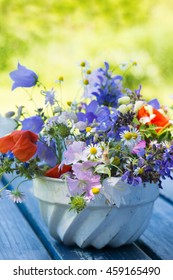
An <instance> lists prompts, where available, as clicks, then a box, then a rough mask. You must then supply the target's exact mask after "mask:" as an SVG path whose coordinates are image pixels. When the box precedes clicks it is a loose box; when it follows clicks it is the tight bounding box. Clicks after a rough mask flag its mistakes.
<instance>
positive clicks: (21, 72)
mask: <svg viewBox="0 0 173 280" xmlns="http://www.w3.org/2000/svg"><path fill="white" fill-rule="evenodd" d="M10 78H11V79H12V80H13V81H14V83H13V85H12V90H14V89H15V88H17V87H33V86H35V85H36V84H37V82H38V76H37V74H36V73H35V72H34V71H32V70H30V69H28V68H26V67H25V66H23V65H21V64H20V63H18V68H17V70H14V71H12V72H11V73H10Z"/></svg>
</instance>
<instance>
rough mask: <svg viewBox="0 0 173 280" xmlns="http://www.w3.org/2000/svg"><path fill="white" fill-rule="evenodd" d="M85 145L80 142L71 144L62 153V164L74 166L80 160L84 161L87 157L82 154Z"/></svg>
mask: <svg viewBox="0 0 173 280" xmlns="http://www.w3.org/2000/svg"><path fill="white" fill-rule="evenodd" d="M85 147H86V144H85V143H84V142H82V141H78V142H76V141H75V142H73V143H72V144H71V145H70V146H68V148H67V150H66V151H65V152H64V160H63V162H62V164H66V165H69V164H72V163H73V164H74V163H76V162H78V161H80V160H82V161H86V160H87V155H86V154H85V153H84V149H85Z"/></svg>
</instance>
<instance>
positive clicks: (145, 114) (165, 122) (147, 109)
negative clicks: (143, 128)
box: [137, 105, 170, 132]
mask: <svg viewBox="0 0 173 280" xmlns="http://www.w3.org/2000/svg"><path fill="white" fill-rule="evenodd" d="M137 118H138V120H139V121H140V122H143V123H145V124H154V125H155V126H156V127H158V128H156V131H157V132H160V131H161V130H163V129H164V128H166V127H167V126H169V124H170V123H169V118H167V117H165V116H164V115H163V114H162V113H160V112H159V111H158V110H156V109H155V108H152V107H151V105H144V106H142V108H141V109H139V111H138V114H137Z"/></svg>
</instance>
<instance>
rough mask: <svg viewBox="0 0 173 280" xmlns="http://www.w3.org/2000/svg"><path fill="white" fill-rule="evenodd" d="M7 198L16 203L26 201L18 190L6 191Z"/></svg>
mask: <svg viewBox="0 0 173 280" xmlns="http://www.w3.org/2000/svg"><path fill="white" fill-rule="evenodd" d="M6 195H7V197H8V198H9V199H10V200H12V201H13V202H15V203H22V202H23V201H24V200H25V197H24V194H23V193H22V192H20V191H19V190H18V189H16V190H12V191H10V190H6Z"/></svg>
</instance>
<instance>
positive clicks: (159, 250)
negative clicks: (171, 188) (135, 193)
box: [140, 198, 173, 260]
mask: <svg viewBox="0 0 173 280" xmlns="http://www.w3.org/2000/svg"><path fill="white" fill-rule="evenodd" d="M140 240H141V241H142V242H143V243H144V244H145V246H148V248H149V249H150V250H151V251H152V252H154V253H155V254H156V255H157V256H158V257H159V258H161V259H164V260H173V206H172V205H171V204H169V203H167V201H165V200H164V199H162V198H158V199H157V201H156V202H155V205H154V209H153V215H152V219H151V221H150V223H149V225H148V227H147V229H146V230H145V232H144V234H143V235H142V237H141V238H140Z"/></svg>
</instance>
